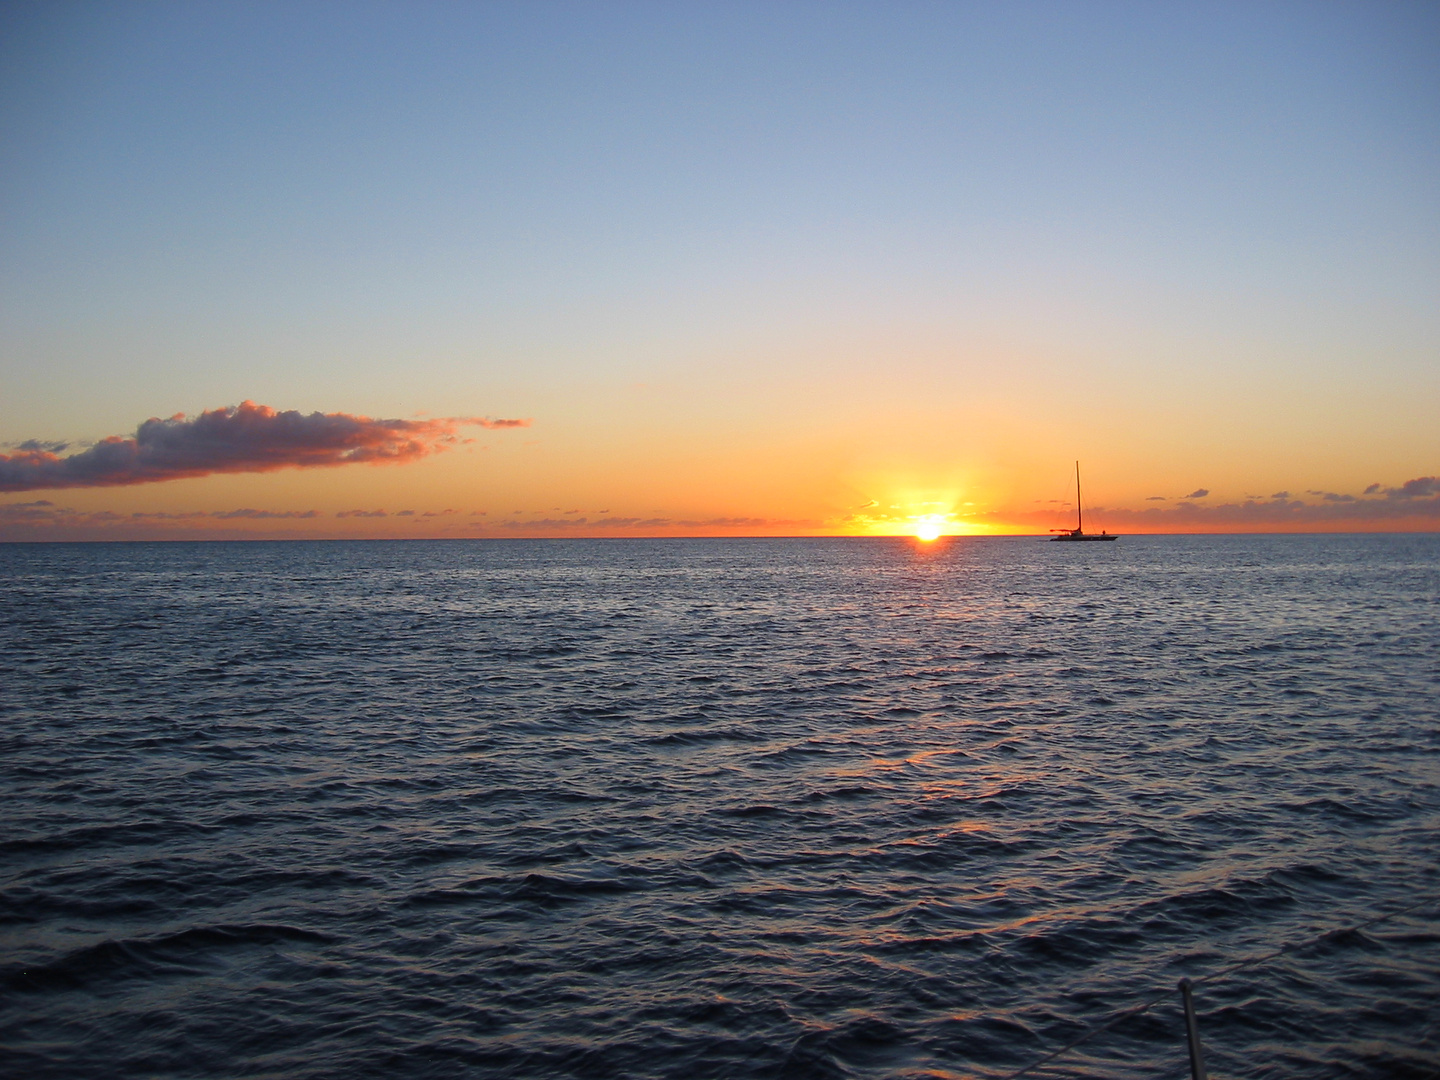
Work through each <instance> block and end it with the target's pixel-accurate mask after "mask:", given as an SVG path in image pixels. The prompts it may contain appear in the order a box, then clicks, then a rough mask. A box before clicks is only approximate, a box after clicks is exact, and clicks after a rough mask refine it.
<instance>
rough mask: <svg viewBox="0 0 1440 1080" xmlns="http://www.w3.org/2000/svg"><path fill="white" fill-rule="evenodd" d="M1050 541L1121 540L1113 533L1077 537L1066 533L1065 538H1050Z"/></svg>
mask: <svg viewBox="0 0 1440 1080" xmlns="http://www.w3.org/2000/svg"><path fill="white" fill-rule="evenodd" d="M1050 539H1051V540H1052V541H1061V540H1065V541H1071V542H1081V541H1088V540H1118V539H1120V538H1119V537H1118V536H1115V535H1114V534H1112V533H1101V534H1100V535H1099V536H1096V535H1095V534H1094V533H1091V534H1089V535H1088V536H1075V535H1073V534H1071V533H1066V534H1065V535H1064V536H1052V537H1050Z"/></svg>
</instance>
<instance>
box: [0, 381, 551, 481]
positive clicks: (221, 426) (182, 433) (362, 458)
mask: <svg viewBox="0 0 1440 1080" xmlns="http://www.w3.org/2000/svg"><path fill="white" fill-rule="evenodd" d="M529 423H530V421H529V420H492V419H487V418H483V417H460V416H452V417H446V418H443V419H434V420H375V419H372V418H371V417H368V416H352V415H350V414H348V413H318V412H314V413H310V414H309V415H308V416H307V415H305V414H303V413H300V412H296V411H294V410H291V411H288V412H277V411H276V410H274V409H272V408H270V407H269V406H266V405H257V404H255V403H254V402H253V401H244V402H241V403H240V404H239V405H233V406H230V407H228V408H224V409H212V410H209V411H206V412H202V413H201V414H200V415H199V416H196V417H194V418H189V417H186V416H183V415H177V416H172V417H171V418H170V419H168V420H161V419H158V418H156V417H152V418H151V419H149V420H146V421H145V422H144V423H143V424H141V425H140V427H139V428H138V429H137V430H136V432H135V435H134V436H133V437H126V436H121V435H112V436H110V437H109V438H108V439H102V440H101V441H100V442H98V443H96V444H95V445H93V446H91V447H90V448H89V449H87V450H82V451H81V452H79V453H76V454H70V455H69V456H67V457H61V456H60V455H59V454H57V453H55V452H54V451H55V449H56V448H59V449H63V448H64V447H65V444H63V443H45V442H40V441H38V440H33V439H32V440H29V441H28V442H25V443H21V444H20V445H19V447H18V448H17V449H18V453H14V454H0V491H40V490H48V489H56V488H78V487H116V486H121V485H127V484H149V483H155V482H157V481H161V480H180V479H184V478H188V477H196V476H208V475H210V474H212V473H240V472H270V471H272V470H275V469H286V468H299V469H306V468H317V467H324V466H336V465H353V464H361V463H370V464H377V463H386V462H391V463H398V462H405V461H413V460H415V459H416V458H421V457H425V456H426V455H428V454H432V453H435V452H436V451H438V450H443V449H445V448H446V447H447V446H449V445H452V444H454V443H456V442H459V441H460V439H459V436H458V434H457V431H458V430H459V429H460V428H462V427H471V426H478V427H486V428H513V427H526V426H528V425H529Z"/></svg>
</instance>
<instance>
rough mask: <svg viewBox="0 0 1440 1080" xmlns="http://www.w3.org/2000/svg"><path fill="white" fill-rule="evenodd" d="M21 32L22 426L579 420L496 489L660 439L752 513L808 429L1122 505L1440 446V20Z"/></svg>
mask: <svg viewBox="0 0 1440 1080" xmlns="http://www.w3.org/2000/svg"><path fill="white" fill-rule="evenodd" d="M0 20H3V21H0V35H3V44H0V49H3V55H0V145H3V147H4V149H3V162H0V207H3V209H0V323H3V326H4V329H3V330H0V349H3V353H0V440H9V441H18V440H21V439H26V438H57V439H82V440H83V439H94V438H99V437H103V436H105V435H110V434H117V433H123V432H125V431H133V429H134V427H135V425H136V424H137V423H138V422H139V421H140V420H142V419H144V418H145V417H148V416H151V415H162V416H168V415H171V414H172V413H174V412H177V411H184V412H189V413H192V414H193V413H196V412H198V411H199V410H201V409H203V408H213V407H217V406H222V405H233V404H237V403H238V402H239V401H241V400H243V399H247V398H249V399H254V400H257V401H261V402H263V403H265V404H269V405H273V406H275V407H277V408H296V409H300V410H302V411H309V410H317V409H318V410H323V411H334V410H338V411H350V412H357V413H364V414H368V415H374V416H411V415H415V414H419V413H425V414H429V415H497V416H526V417H532V416H533V417H534V418H535V425H534V428H533V432H532V434H533V440H534V441H535V444H536V445H537V447H538V449H537V450H536V453H537V454H540V455H542V456H545V455H548V457H545V461H544V462H532V463H530V464H523V465H521V466H517V468H519V472H518V473H514V474H513V475H512V474H504V470H503V469H502V470H501V471H500V472H498V473H493V474H487V480H486V483H490V482H491V481H493V483H494V484H496V485H499V486H498V488H496V491H497V492H498V494H496V496H495V497H496V498H503V497H505V496H510V495H516V496H518V494H519V492H520V491H522V490H531V489H543V490H544V491H546V492H549V491H550V490H551V489H552V488H553V489H555V492H556V494H555V496H554V497H555V498H557V499H561V498H563V497H566V496H570V495H571V494H574V495H576V497H578V496H579V494H580V493H586V494H588V493H590V492H592V491H593V492H594V495H595V500H598V501H600V502H604V501H607V497H608V495H609V491H608V490H601V489H600V488H597V487H596V485H597V484H601V485H602V486H603V483H604V481H603V477H597V476H596V475H591V473H592V472H593V471H594V470H593V469H592V468H591V466H592V464H593V462H595V461H603V462H605V463H606V464H605V468H604V469H603V470H601V471H602V472H603V473H604V475H605V476H611V477H626V478H628V479H626V480H625V481H624V482H620V481H618V480H616V481H613V482H611V487H612V489H613V490H614V491H615V492H616V493H617V495H618V494H623V495H625V497H635V498H639V497H640V496H639V495H638V494H636V492H640V491H652V492H663V491H668V490H671V489H673V488H674V487H675V486H676V485H677V484H680V483H682V481H681V480H679V479H677V478H676V477H675V476H671V475H669V474H666V475H663V476H662V475H661V474H660V473H658V472H657V473H655V474H654V475H653V476H652V477H651V478H650V480H649V481H646V482H644V483H642V482H641V480H642V479H643V476H642V474H644V472H645V468H646V467H647V466H646V464H645V463H646V462H649V461H652V460H653V459H654V458H655V456H656V454H657V453H660V454H670V455H672V456H673V457H674V458H675V460H676V461H678V462H683V463H686V464H687V466H688V467H689V468H690V469H691V471H692V473H693V475H695V476H697V477H701V478H703V480H704V482H705V483H709V484H712V485H718V486H719V488H726V483H725V482H722V481H723V479H724V474H725V463H726V462H731V461H733V462H737V464H736V466H735V468H736V469H737V470H738V471H737V472H736V473H735V476H734V482H733V484H732V485H731V486H732V487H733V488H734V491H733V492H731V493H729V494H727V495H726V496H725V498H724V499H723V500H722V501H725V502H726V506H727V507H728V508H729V509H731V510H734V509H736V507H737V506H738V505H739V503H737V502H736V500H740V501H743V494H742V493H743V491H744V490H745V489H746V485H747V484H748V485H750V487H751V489H752V490H753V488H754V485H755V484H756V483H757V482H759V480H760V479H761V478H762V477H763V476H765V475H768V474H766V473H765V467H764V466H763V464H762V462H763V460H770V461H771V462H773V461H775V460H776V459H783V460H784V461H786V462H790V463H795V462H800V463H802V464H800V465H795V466H794V468H793V470H792V471H793V472H794V475H793V476H791V477H790V478H789V480H788V481H786V482H787V483H789V485H790V489H792V490H793V491H794V492H795V493H796V494H795V495H794V497H793V498H792V499H791V502H793V503H794V504H795V506H796V507H797V508H796V509H795V510H794V511H793V515H792V516H795V515H798V516H804V517H807V518H808V517H813V516H814V515H815V514H817V513H822V512H823V511H824V508H825V507H828V506H830V504H832V503H834V504H835V506H837V507H838V506H839V505H840V503H843V502H844V500H845V499H848V498H850V497H851V496H852V495H853V496H855V497H859V496H860V495H865V494H867V493H870V492H871V489H872V488H873V489H875V491H877V492H878V490H879V487H883V486H884V484H886V483H889V484H890V485H891V487H896V486H897V485H899V486H902V487H903V486H904V485H906V484H908V485H910V487H912V488H916V489H917V490H918V489H920V488H926V489H935V490H941V489H944V490H945V491H947V492H952V493H953V491H954V490H956V489H957V485H958V486H959V487H965V486H966V485H969V486H970V487H973V488H974V489H975V490H982V489H983V491H985V492H986V493H987V495H986V497H987V498H992V500H994V499H998V500H1002V501H1003V500H1004V499H1011V500H1012V501H1013V500H1014V499H1019V498H1021V497H1022V496H1024V495H1026V494H1027V493H1030V492H1029V487H1027V484H1029V485H1030V487H1034V486H1035V484H1036V483H1037V482H1038V481H1036V482H1032V481H1030V480H1027V479H1026V477H1027V476H1032V475H1033V474H1034V471H1035V470H1036V469H1046V470H1048V469H1050V468H1051V464H1050V463H1053V466H1054V472H1055V475H1056V476H1063V474H1064V468H1065V463H1066V461H1068V460H1069V459H1070V458H1072V457H1074V456H1085V457H1086V458H1087V460H1096V461H1097V464H1099V465H1100V469H1099V470H1098V471H1099V472H1101V474H1102V475H1106V476H1108V477H1109V478H1110V480H1111V481H1113V483H1114V489H1113V491H1112V492H1111V493H1110V497H1111V499H1112V501H1122V502H1123V501H1124V500H1126V499H1129V500H1132V501H1133V500H1134V499H1137V498H1140V497H1142V496H1143V495H1144V494H1145V493H1147V492H1149V491H1150V490H1151V489H1152V488H1154V487H1156V486H1157V485H1159V486H1161V487H1162V488H1163V489H1164V490H1165V491H1167V492H1168V491H1169V490H1170V489H1172V488H1173V489H1176V490H1177V491H1178V490H1181V489H1183V490H1186V491H1188V490H1190V489H1191V488H1194V487H1195V486H1196V485H1197V484H1201V483H1203V484H1208V485H1210V486H1212V487H1214V488H1216V489H1217V491H1219V490H1224V491H1225V492H1226V494H1227V497H1228V496H1230V495H1233V496H1235V497H1237V498H1238V497H1240V496H1241V495H1242V494H1245V493H1246V492H1243V491H1242V490H1241V489H1242V488H1245V487H1246V486H1252V487H1256V488H1259V487H1265V486H1273V485H1282V486H1299V487H1303V486H1305V485H1307V484H1309V485H1313V486H1317V487H1325V488H1326V489H1327V490H1328V489H1330V488H1332V487H1336V486H1344V485H1351V486H1353V485H1356V484H1362V483H1368V482H1371V481H1377V480H1380V481H1384V482H1385V483H1387V484H1394V483H1400V482H1401V481H1403V480H1405V479H1408V478H1409V477H1411V476H1416V475H1420V474H1422V473H1426V472H1430V473H1433V472H1435V471H1437V467H1440V461H1437V458H1440V442H1437V437H1436V435H1435V433H1434V429H1435V427H1436V426H1437V425H1435V424H1434V422H1433V414H1434V406H1433V402H1434V401H1435V400H1440V398H1437V396H1436V391H1437V390H1440V385H1437V384H1440V374H1437V369H1440V364H1437V352H1436V349H1437V344H1440V333H1437V331H1440V316H1437V310H1440V309H1437V306H1436V303H1435V301H1436V297H1437V284H1440V190H1437V187H1440V160H1437V157H1440V64H1437V61H1436V57H1437V56H1440V49H1437V46H1440V9H1437V8H1436V7H1435V6H1434V5H1429V4H1396V3H1303V4H1301V3H1194V4H1187V3H1174V4H1153V3H1133V4H1132V3H1004V4H1001V3H985V4H980V3H969V4H966V3H948V4H926V3H912V4H905V5H893V4H878V3H872V4H845V3H827V4H807V3H790V4H774V3H766V4H747V3H715V4H668V3H666V4H662V3H653V4H651V3H608V4H601V3H594V4H585V3H575V4H572V3H556V4H546V3H526V4H439V3H436V4H429V3H407V4H398V3H397V4H363V3H362V4H356V3H346V4H320V3H296V4H279V3H274V4H269V3H245V4H241V3H224V4H221V3H184V4H171V3H149V4H64V3H61V4H54V3H47V4H12V5H9V6H8V7H7V8H6V9H5V10H4V13H3V15H0ZM527 445H528V444H527ZM507 452H508V451H507ZM752 458H753V459H754V461H751V459H752ZM826 462H830V463H831V465H829V466H827V465H826ZM747 463H748V464H747ZM509 467H510V466H506V468H509ZM678 467H679V466H677V468H678ZM787 467H789V466H787ZM827 469H828V471H827ZM637 470H639V471H638V472H637ZM747 470H748V471H747ZM1247 470H1248V471H1247ZM1382 473H1383V475H1381V474H1382ZM502 474H503V475H502ZM1372 474H1375V475H1372ZM887 475H888V476H890V477H892V479H891V480H888V481H887V480H885V479H883V476H887ZM367 476H368V481H373V480H374V477H373V475H370V474H367ZM1044 476H1045V480H1044V481H1043V482H1038V483H1040V486H1042V487H1046V492H1048V491H1049V488H1050V487H1053V486H1054V483H1055V481H1054V479H1053V478H1051V477H1050V473H1049V472H1048V471H1046V472H1045V473H1044ZM1252 477H1253V479H1251V478H1252ZM368 481H367V482H368ZM332 482H333V481H332ZM354 482H355V483H359V482H360V481H359V480H355V481H354ZM697 482H699V481H697ZM186 483H190V482H189V481H187V482H186ZM776 483H777V484H778V487H777V488H776V490H775V491H771V492H767V493H765V494H764V495H763V496H757V499H758V502H759V503H763V504H764V506H763V507H762V508H761V509H762V510H763V512H764V513H771V514H776V513H782V509H781V504H784V503H785V501H786V497H785V496H784V494H783V491H782V490H781V489H783V488H784V487H785V484H783V483H779V482H778V481H777V482H776ZM627 485H628V486H627ZM877 485H878V487H877ZM1046 485H1048V486H1046ZM442 486H443V485H442ZM482 486H483V485H482ZM632 489H633V490H632ZM186 490H190V489H186ZM197 490H198V489H197ZM726 490H727V491H728V488H727V489H726ZM1034 494H1041V493H1040V492H1036V493H1034ZM135 497H137V498H138V497H140V496H138V495H137V496H135ZM286 497H287V498H289V497H299V496H298V495H296V493H295V492H293V491H289V492H288V494H287V495H286ZM476 497H479V496H478V495H477V496H476ZM537 497H538V496H537ZM196 498H200V496H196ZM667 498H670V496H663V497H662V495H659V494H657V495H656V499H657V500H658V501H659V502H661V503H663V502H665V501H666V499H667ZM548 499H549V495H548V494H547V495H546V496H545V500H548ZM827 500H828V501H827ZM837 500H838V502H837ZM202 501H203V500H202ZM542 501H543V500H542ZM671 501H673V499H672V500H671ZM801 504H804V505H803V506H802V505H801ZM822 504H823V505H822ZM697 512H698V511H697ZM717 512H719V510H718V509H717ZM786 512H788V511H786Z"/></svg>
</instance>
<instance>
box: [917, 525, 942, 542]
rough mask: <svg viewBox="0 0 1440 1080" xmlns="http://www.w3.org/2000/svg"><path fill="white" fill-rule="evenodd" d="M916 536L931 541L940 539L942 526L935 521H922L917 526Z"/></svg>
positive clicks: (918, 538)
mask: <svg viewBox="0 0 1440 1080" xmlns="http://www.w3.org/2000/svg"><path fill="white" fill-rule="evenodd" d="M915 537H916V539H917V540H924V541H925V542H926V543H929V542H930V541H931V540H938V539H940V526H939V525H938V524H937V523H936V522H933V521H922V522H921V523H920V524H919V525H917V526H915Z"/></svg>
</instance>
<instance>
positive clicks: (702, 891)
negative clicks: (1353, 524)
mask: <svg viewBox="0 0 1440 1080" xmlns="http://www.w3.org/2000/svg"><path fill="white" fill-rule="evenodd" d="M0 586H3V594H0V614H3V619H0V646H3V648H0V747H3V781H0V798H3V806H4V819H3V820H4V831H3V835H0V951H3V959H0V1042H3V1044H4V1047H5V1051H4V1054H5V1057H4V1064H3V1066H0V1068H3V1069H4V1071H5V1072H6V1074H7V1075H14V1076H25V1077H34V1078H39V1077H102V1076H103V1077H111V1076H113V1077H277V1078H279V1077H284V1078H299V1077H392V1076H393V1077H467V1076H476V1077H492V1076H493V1077H637V1078H649V1077H676V1078H685V1080H698V1078H702V1077H866V1078H871V1077H877V1078H878V1077H915V1076H941V1077H962V1076H977V1077H998V1076H1001V1075H1003V1074H1004V1073H1005V1072H1007V1071H1008V1070H1011V1069H1016V1068H1019V1067H1020V1066H1022V1065H1024V1064H1026V1063H1028V1062H1029V1061H1031V1060H1032V1059H1033V1058H1035V1057H1036V1056H1038V1055H1039V1054H1041V1053H1043V1052H1045V1051H1047V1050H1049V1049H1052V1048H1054V1047H1056V1046H1059V1045H1062V1044H1063V1043H1064V1042H1066V1041H1067V1040H1068V1039H1069V1038H1071V1037H1073V1036H1074V1035H1076V1034H1078V1033H1079V1031H1080V1030H1081V1029H1082V1025H1083V1024H1085V1023H1089V1022H1092V1021H1095V1020H1098V1019H1102V1018H1104V1017H1107V1016H1108V1015H1110V1014H1111V1012H1112V1011H1114V1010H1116V1009H1118V1008H1121V1007H1123V1006H1126V1005H1130V1004H1132V1003H1134V1002H1136V1001H1137V1000H1140V999H1141V998H1142V997H1143V996H1144V995H1145V994H1147V993H1150V992H1152V991H1153V990H1157V989H1159V990H1163V989H1164V988H1166V987H1167V986H1168V987H1173V986H1174V983H1175V980H1176V979H1177V978H1178V977H1179V976H1180V975H1182V974H1188V975H1191V976H1194V977H1202V976H1204V975H1205V973H1206V972H1209V971H1214V970H1217V969H1219V968H1221V967H1223V966H1224V965H1225V964H1227V963H1229V962H1230V961H1232V960H1235V959H1240V958H1243V957H1245V956H1248V955H1252V954H1255V953H1260V952H1264V951H1267V950H1269V949H1272V948H1274V947H1276V946H1278V945H1280V944H1283V943H1284V942H1286V941H1289V940H1292V939H1303V938H1306V937H1311V936H1318V935H1320V934H1322V933H1324V932H1325V931H1327V930H1329V929H1333V928H1336V927H1340V926H1343V925H1345V924H1346V923H1347V922H1358V921H1359V920H1360V919H1361V918H1364V917H1365V916H1366V915H1368V914H1370V913H1377V912H1383V911H1387V910H1393V909H1395V908H1398V907H1402V906H1404V905H1405V904H1407V903H1411V902H1414V901H1416V900H1421V899H1423V898H1424V897H1426V896H1434V895H1436V894H1437V893H1440V828H1437V826H1440V715H1437V699H1440V537H1437V536H1354V537H1336V536H1320V537H1315V536H1312V537H1215V538H1197V537H1126V538H1124V539H1122V540H1121V541H1119V542H1118V543H1115V544H1105V545H1090V544H1086V545H1078V544H1077V545H1069V544H1064V545H1062V544H1046V543H1043V542H1039V541H1036V540H1034V539H1003V540H1002V539H987V540H953V541H949V542H941V543H938V544H936V545H931V546H928V547H925V546H921V545H918V544H916V543H913V542H910V541H904V540H894V541H890V540H778V541H764V540H667V541H639V540H630V541H493V542H490V541H457V542H412V543H401V542H396V543H383V542H370V543H273V544H269V543H250V544H225V543H212V544H105V545H100V544H96V545H13V544H12V545H0ZM1198 1005H1199V1008H1200V1011H1201V1017H1200V1024H1201V1029H1202V1032H1203V1033H1204V1036H1205V1041H1206V1046H1207V1051H1208V1054H1209V1059H1210V1064H1211V1067H1212V1069H1213V1071H1214V1072H1215V1073H1216V1074H1218V1075H1220V1076H1224V1077H1242V1076H1243V1077H1264V1078H1280V1077H1287V1078H1288V1077H1296V1078H1299V1077H1377V1078H1390V1077H1435V1076H1437V1075H1440V912H1437V906H1436V905H1434V904H1432V905H1430V906H1429V907H1426V908H1422V909H1421V910H1419V911H1417V912H1415V913H1413V914H1411V915H1408V916H1405V917H1402V918H1398V919H1395V920H1393V921H1391V922H1388V923H1384V924H1381V925H1378V926H1375V927H1373V928H1371V929H1369V930H1366V931H1363V932H1360V933H1351V934H1331V935H1329V936H1328V937H1325V938H1324V939H1323V940H1321V941H1320V942H1319V943H1318V944H1316V945H1314V946H1311V947H1308V948H1305V949H1301V950H1298V951H1296V952H1294V953H1291V954H1288V955H1286V956H1284V957H1281V958H1280V959H1278V960H1275V961H1272V962H1270V963H1267V964H1265V965H1261V966H1259V967H1256V968H1253V969H1249V970H1246V971H1243V972H1239V973H1237V974H1235V975H1233V976H1230V977H1229V978H1226V979H1224V980H1220V981H1218V982H1215V983H1211V984H1203V985H1202V986H1201V987H1200V990H1199V995H1198ZM1185 1070H1186V1065H1185V1058H1184V1050H1183V1045H1182V1042H1181V1036H1180V1023H1179V1019H1178V1010H1177V1009H1176V1008H1174V1007H1173V1006H1172V1005H1170V1004H1169V1003H1168V1002H1167V1003H1166V1004H1164V1005H1162V1006H1159V1007H1157V1008H1156V1009H1154V1010H1153V1011H1151V1012H1150V1013H1147V1014H1146V1015H1145V1016H1143V1017H1141V1018H1139V1019H1136V1020H1131V1021H1127V1022H1126V1023H1124V1024H1122V1025H1120V1026H1119V1027H1117V1028H1116V1029H1114V1030H1113V1031H1111V1032H1108V1033H1106V1034H1105V1035H1103V1036H1101V1037H1099V1038H1097V1039H1095V1040H1093V1041H1092V1042H1090V1043H1088V1044H1086V1046H1085V1047H1084V1048H1083V1053H1075V1054H1071V1055H1069V1056H1067V1057H1065V1058H1062V1059H1061V1060H1060V1061H1058V1062H1056V1063H1055V1065H1054V1066H1053V1067H1052V1068H1050V1069H1048V1070H1047V1071H1045V1072H1043V1073H1042V1074H1041V1075H1049V1076H1083V1077H1160V1076H1169V1077H1178V1076H1181V1075H1185V1074H1186V1073H1185Z"/></svg>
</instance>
